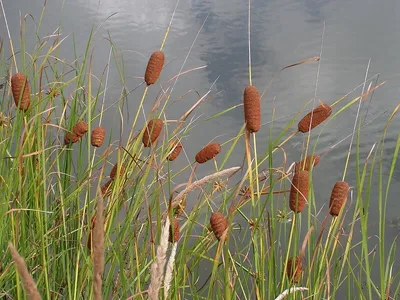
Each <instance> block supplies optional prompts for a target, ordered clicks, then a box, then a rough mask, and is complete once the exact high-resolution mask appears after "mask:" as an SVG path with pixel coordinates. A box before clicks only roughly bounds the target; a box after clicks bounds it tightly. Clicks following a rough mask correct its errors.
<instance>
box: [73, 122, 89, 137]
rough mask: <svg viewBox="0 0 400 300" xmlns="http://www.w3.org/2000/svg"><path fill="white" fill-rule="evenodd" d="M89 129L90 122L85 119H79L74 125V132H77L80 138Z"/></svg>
mask: <svg viewBox="0 0 400 300" xmlns="http://www.w3.org/2000/svg"><path fill="white" fill-rule="evenodd" d="M87 131H88V124H86V122H85V121H79V122H78V123H76V124H75V125H74V127H72V132H73V133H75V134H76V135H77V136H78V138H81V137H82V136H83V135H84V134H85V133H86V132H87Z"/></svg>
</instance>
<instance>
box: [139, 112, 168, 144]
mask: <svg viewBox="0 0 400 300" xmlns="http://www.w3.org/2000/svg"><path fill="white" fill-rule="evenodd" d="M163 124H164V122H163V121H162V120H160V119H153V120H150V121H149V123H147V127H146V129H145V130H144V133H143V138H142V142H143V145H144V146H145V147H150V146H151V145H152V144H153V143H154V142H155V141H156V140H157V138H158V136H159V135H160V133H161V130H162V128H163Z"/></svg>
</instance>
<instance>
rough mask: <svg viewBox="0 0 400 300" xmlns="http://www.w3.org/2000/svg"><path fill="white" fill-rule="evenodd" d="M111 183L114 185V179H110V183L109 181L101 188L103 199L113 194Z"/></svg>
mask: <svg viewBox="0 0 400 300" xmlns="http://www.w3.org/2000/svg"><path fill="white" fill-rule="evenodd" d="M111 183H112V179H110V180H109V181H107V182H106V183H105V184H103V185H102V186H101V188H100V190H101V195H102V196H103V197H106V196H108V195H110V193H111V188H110V185H111Z"/></svg>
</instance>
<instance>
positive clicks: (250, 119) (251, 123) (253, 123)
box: [243, 85, 261, 132]
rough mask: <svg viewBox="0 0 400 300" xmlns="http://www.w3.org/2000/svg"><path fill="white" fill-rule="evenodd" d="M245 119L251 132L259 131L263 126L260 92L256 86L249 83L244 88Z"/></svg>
mask: <svg viewBox="0 0 400 300" xmlns="http://www.w3.org/2000/svg"><path fill="white" fill-rule="evenodd" d="M243 104H244V120H245V122H246V128H247V130H248V131H249V132H257V131H258V130H259V129H260V126H261V114H260V110H261V108H260V94H259V93H258V90H257V88H256V87H255V86H252V85H249V86H247V87H246V88H245V89H244V93H243Z"/></svg>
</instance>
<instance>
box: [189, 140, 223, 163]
mask: <svg viewBox="0 0 400 300" xmlns="http://www.w3.org/2000/svg"><path fill="white" fill-rule="evenodd" d="M220 152H221V146H220V144H218V143H211V144H208V145H207V146H205V147H204V148H203V149H201V150H200V152H199V153H197V154H196V157H195V159H196V161H197V162H198V163H199V164H202V163H205V162H207V161H209V160H210V159H213V158H214V157H216V156H217V155H218V153H220Z"/></svg>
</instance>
